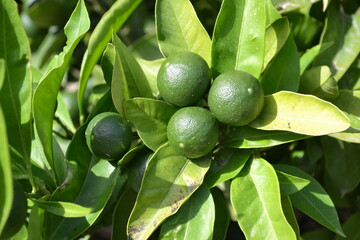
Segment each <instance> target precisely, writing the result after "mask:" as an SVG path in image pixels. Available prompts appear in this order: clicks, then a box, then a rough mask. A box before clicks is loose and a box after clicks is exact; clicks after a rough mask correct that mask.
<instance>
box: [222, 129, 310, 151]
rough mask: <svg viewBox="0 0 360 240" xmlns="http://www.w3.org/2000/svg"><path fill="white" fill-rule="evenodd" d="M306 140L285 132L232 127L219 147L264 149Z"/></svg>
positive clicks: (303, 137)
mask: <svg viewBox="0 0 360 240" xmlns="http://www.w3.org/2000/svg"><path fill="white" fill-rule="evenodd" d="M305 138H308V136H306V135H301V134H296V133H292V132H285V131H263V130H259V129H255V128H252V127H249V126H243V127H232V128H230V130H229V132H228V133H227V134H226V136H225V138H224V140H223V142H221V145H223V146H226V147H233V148H265V147H273V146H277V145H280V144H284V143H288V142H294V141H298V140H301V139H305Z"/></svg>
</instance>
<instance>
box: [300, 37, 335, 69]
mask: <svg viewBox="0 0 360 240" xmlns="http://www.w3.org/2000/svg"><path fill="white" fill-rule="evenodd" d="M332 44H333V43H332V42H328V43H321V44H319V45H316V46H314V47H312V48H311V49H309V50H308V51H307V52H305V53H304V54H303V55H302V56H301V58H300V75H302V74H303V73H304V72H305V70H306V68H307V67H308V66H310V64H311V63H312V62H313V61H314V60H315V59H316V58H317V57H318V56H319V54H321V53H322V52H323V51H325V50H326V49H328V48H329V47H330V46H331V45H332Z"/></svg>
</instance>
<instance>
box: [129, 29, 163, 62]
mask: <svg viewBox="0 0 360 240" xmlns="http://www.w3.org/2000/svg"><path fill="white" fill-rule="evenodd" d="M129 49H130V51H131V53H132V55H133V56H134V57H135V58H138V59H141V60H146V61H155V60H157V59H160V58H163V55H162V54H161V52H160V49H159V44H158V40H157V36H156V32H155V31H154V32H150V33H148V34H145V35H144V36H142V37H140V38H139V39H137V40H136V41H135V42H134V43H132V44H131V45H130V46H129Z"/></svg>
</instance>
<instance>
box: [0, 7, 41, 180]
mask: <svg viewBox="0 0 360 240" xmlns="http://www.w3.org/2000/svg"><path fill="white" fill-rule="evenodd" d="M0 13H1V17H0V26H1V29H0V43H1V44H0V59H4V61H5V63H4V64H5V79H3V80H2V81H1V82H3V84H2V87H1V90H0V103H1V106H2V111H3V114H4V117H5V124H6V127H7V135H8V136H11V137H9V139H8V144H9V145H10V146H11V148H12V151H13V152H14V153H16V155H18V158H19V160H20V161H17V164H19V167H20V168H21V169H24V170H25V169H27V172H28V173H29V174H30V172H31V167H30V151H31V137H32V136H31V132H32V122H31V98H32V78H31V67H30V58H31V56H30V53H31V50H30V44H29V40H28V38H27V36H26V33H25V30H24V27H23V25H22V23H21V19H20V17H19V13H18V6H17V4H16V2H15V1H9V0H0ZM12 165H14V164H12ZM30 176H31V174H30ZM30 181H32V179H30ZM32 184H33V182H32ZM33 187H34V186H33Z"/></svg>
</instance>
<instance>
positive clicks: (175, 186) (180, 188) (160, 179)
mask: <svg viewBox="0 0 360 240" xmlns="http://www.w3.org/2000/svg"><path fill="white" fill-rule="evenodd" d="M210 162H211V159H210V157H209V156H205V157H203V158H199V159H192V160H190V159H187V158H186V157H184V156H182V155H179V154H178V153H176V152H175V150H173V149H172V148H171V147H169V145H168V144H165V145H163V146H162V147H160V148H159V149H158V150H157V151H156V152H155V154H154V155H153V157H152V158H151V159H150V162H149V164H148V167H147V169H146V171H145V175H144V179H143V182H142V185H141V188H140V191H139V195H138V197H137V199H136V203H135V206H134V209H133V211H132V213H131V216H130V218H129V223H128V237H129V239H133V240H135V239H136V240H140V239H147V238H148V237H149V236H150V235H151V233H152V232H153V231H154V230H155V229H156V228H157V227H158V226H159V225H160V224H161V223H162V222H163V221H164V220H165V219H166V218H167V217H169V216H171V215H173V214H175V213H176V212H177V211H178V210H179V208H180V206H181V205H182V204H183V203H184V202H185V201H186V200H187V199H188V198H189V197H190V196H191V195H192V193H194V192H195V190H196V189H197V188H198V187H199V186H200V185H201V184H202V182H203V179H204V176H205V173H206V172H207V170H208V169H209V167H210ZM149 206H151V207H149Z"/></svg>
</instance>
